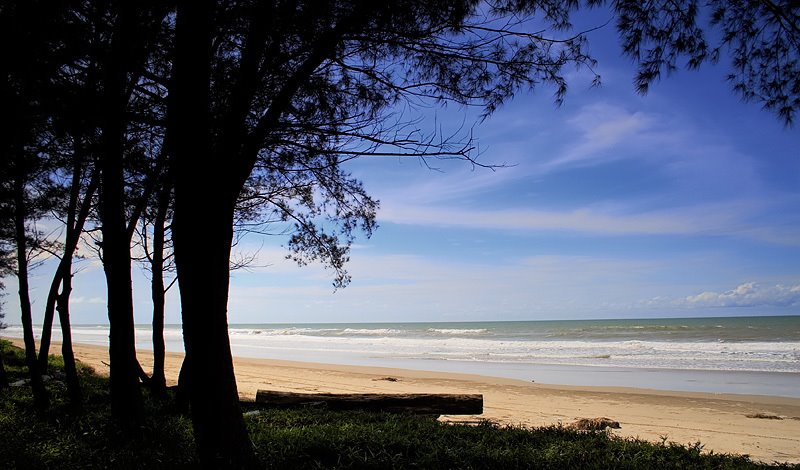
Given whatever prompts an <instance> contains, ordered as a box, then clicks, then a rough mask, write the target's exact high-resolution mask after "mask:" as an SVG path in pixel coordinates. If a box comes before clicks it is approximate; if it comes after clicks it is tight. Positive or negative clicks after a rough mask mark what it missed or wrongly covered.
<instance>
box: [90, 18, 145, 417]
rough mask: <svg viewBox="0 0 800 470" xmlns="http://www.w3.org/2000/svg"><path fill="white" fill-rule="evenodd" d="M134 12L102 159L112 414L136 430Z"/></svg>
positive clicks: (118, 60) (122, 26)
mask: <svg viewBox="0 0 800 470" xmlns="http://www.w3.org/2000/svg"><path fill="white" fill-rule="evenodd" d="M134 8H135V6H134V5H133V4H132V3H131V2H121V3H120V4H119V15H118V17H117V21H116V24H115V27H114V33H113V39H112V45H111V52H110V55H109V57H108V60H107V61H106V63H105V64H104V65H105V66H104V93H105V96H104V104H103V106H104V122H103V138H102V144H103V155H102V156H101V158H100V168H101V172H102V173H101V175H102V183H101V204H100V209H101V210H100V218H101V222H102V226H103V227H102V233H103V268H104V270H105V273H106V284H107V286H108V320H109V324H110V328H109V330H110V331H109V359H110V362H111V368H110V369H111V370H110V381H111V411H112V414H113V415H114V416H115V417H116V418H117V419H118V420H119V421H120V423H121V424H122V425H123V426H126V427H135V426H136V425H137V424H138V423H139V422H140V421H141V419H142V398H141V392H140V390H139V376H138V362H137V360H136V339H135V331H134V323H133V292H132V279H131V257H130V242H129V237H128V235H127V225H126V220H125V219H126V217H125V205H124V204H125V203H124V188H125V180H124V175H123V165H122V161H123V152H124V133H125V122H126V121H125V110H126V108H127V99H126V96H127V95H126V93H125V84H126V83H127V67H126V60H127V59H128V57H127V56H128V55H129V53H130V51H129V49H130V44H131V42H132V35H133V28H135V22H136V21H135V11H134Z"/></svg>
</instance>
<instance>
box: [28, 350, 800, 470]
mask: <svg viewBox="0 0 800 470" xmlns="http://www.w3.org/2000/svg"><path fill="white" fill-rule="evenodd" d="M14 342H15V343H16V344H17V345H20V343H21V342H20V341H19V340H15V341H14ZM74 349H75V356H76V358H77V359H78V360H79V361H81V362H83V363H84V364H87V365H89V366H91V367H93V368H94V369H95V370H96V371H97V372H98V373H101V374H107V373H108V365H107V364H108V350H107V348H106V347H104V346H98V345H86V344H76V345H75V348H74ZM53 351H54V352H55V351H58V347H57V346H56V347H54V348H53ZM138 356H139V360H140V362H141V363H142V366H143V367H144V368H145V369H146V370H149V369H150V368H151V367H152V352H151V351H148V350H140V351H139V352H138ZM182 357H183V355H182V354H180V353H175V352H169V353H167V359H166V375H167V380H168V381H169V382H170V383H175V382H176V380H177V377H178V372H179V369H180V365H181V361H182ZM234 365H235V371H236V380H237V385H238V389H239V394H240V396H241V398H242V399H248V400H252V399H254V397H255V394H256V391H257V390H259V389H264V390H279V391H292V392H331V393H345V392H347V393H359V392H361V393H455V394H471V393H480V394H483V397H484V413H483V414H482V415H480V416H457V417H456V416H454V417H449V416H444V417H442V418H440V419H442V420H445V421H469V422H475V421H478V420H481V419H486V420H490V421H492V422H496V423H500V424H511V425H522V426H548V425H557V424H564V425H569V424H570V423H572V422H574V421H575V420H576V419H579V418H595V417H607V418H610V419H612V420H614V421H618V422H619V423H620V426H621V427H620V429H614V430H612V431H611V432H613V433H614V434H615V435H618V436H622V437H638V438H641V439H646V440H648V441H653V442H661V441H662V440H666V441H668V442H675V443H678V444H694V443H696V442H698V441H699V442H701V443H702V444H703V449H704V451H713V452H715V453H739V454H747V455H749V456H750V457H751V458H753V459H755V460H760V461H764V462H773V461H778V462H791V463H800V398H792V397H776V396H762V395H740V394H722V393H702V392H672V391H669V392H667V391H658V390H648V389H639V388H627V387H597V386H567V385H555V384H543V383H532V382H529V381H524V380H517V379H508V378H497V377H488V376H481V375H470V374H463V373H448V372H428V371H420V370H408V369H398V368H387V367H368V366H352V365H333V364H321V363H311V362H295V361H287V360H275V359H256V358H242V357H237V358H235V359H234ZM748 416H760V417H748ZM766 417H771V418H766Z"/></svg>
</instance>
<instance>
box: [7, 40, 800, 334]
mask: <svg viewBox="0 0 800 470" xmlns="http://www.w3.org/2000/svg"><path fill="white" fill-rule="evenodd" d="M589 40H590V50H591V52H592V53H593V54H594V56H595V57H596V58H597V59H598V60H599V64H598V66H597V68H596V71H597V72H598V73H599V74H600V75H601V77H602V86H600V87H595V88H592V87H591V86H590V81H591V77H590V76H589V75H588V74H587V73H586V72H581V71H576V72H574V73H571V75H570V81H569V84H570V90H569V92H568V95H567V97H566V101H565V102H564V104H563V105H562V106H561V107H557V106H555V105H554V104H553V97H552V92H553V90H548V89H539V90H537V91H536V92H535V93H533V94H528V93H522V92H521V93H519V94H518V95H517V96H516V97H515V98H514V100H513V101H510V102H508V103H507V104H506V105H505V106H503V107H502V108H501V109H499V110H498V111H497V112H495V113H494V114H493V115H492V116H491V117H490V118H489V119H487V120H485V121H483V122H481V123H476V124H475V127H474V129H473V131H472V132H473V136H474V138H475V139H476V143H477V145H478V146H479V149H480V161H481V162H483V163H487V164H497V165H506V166H505V167H503V168H497V169H495V170H494V171H492V170H489V169H484V168H473V167H472V166H470V165H468V164H467V163H465V162H461V161H438V162H433V165H434V166H437V169H436V170H432V169H429V168H426V167H425V166H424V165H422V164H421V163H420V162H419V161H418V160H416V159H399V158H389V157H380V158H366V159H362V160H358V161H354V162H350V163H348V164H347V167H346V168H347V169H348V170H349V171H351V172H352V173H353V175H354V176H356V177H358V178H359V179H360V180H361V181H363V183H364V186H365V188H366V189H367V191H368V192H369V193H370V194H371V195H372V196H373V197H374V198H376V199H378V200H380V203H381V207H380V210H379V212H378V223H379V225H380V227H379V228H378V230H377V231H376V232H375V234H374V235H373V236H372V237H371V238H369V239H367V238H365V237H360V238H359V239H358V240H357V241H356V244H355V245H354V246H353V248H352V251H351V256H350V258H351V261H350V263H349V265H348V271H349V272H350V274H351V275H352V279H353V280H352V282H351V284H350V285H349V286H348V287H346V288H344V289H340V290H338V291H334V289H333V286H332V281H333V273H332V272H330V271H326V270H325V269H324V268H322V267H321V266H314V265H311V266H306V267H297V266H296V265H294V264H293V263H291V262H289V261H286V260H285V259H284V257H285V254H286V250H285V248H284V247H283V245H284V244H285V243H286V239H285V238H282V237H277V236H274V237H261V238H256V237H250V238H246V239H245V240H243V242H242V243H241V244H240V245H239V246H237V247H236V250H237V251H238V252H242V253H249V254H256V258H257V261H256V262H255V263H254V266H253V267H251V268H250V269H248V270H239V271H235V272H234V273H232V277H231V291H230V303H229V322H230V323H295V322H326V323H328V322H399V321H486V320H544V319H588V318H654V317H692V316H728V315H731V316H733V315H737V316H738V315H786V314H794V315H798V314H800V150H798V149H800V145H799V144H800V125H797V124H796V125H795V126H794V127H793V128H787V127H785V126H784V124H783V123H782V122H781V121H780V120H779V119H778V118H777V117H776V116H775V115H774V114H772V113H769V112H766V111H763V110H762V109H761V108H760V105H759V104H758V103H744V102H742V101H741V100H740V99H739V97H738V96H735V95H734V94H733V93H732V92H731V90H730V88H729V86H728V84H727V83H726V82H725V80H724V76H725V72H726V66H727V63H726V62H725V60H724V59H723V60H722V61H721V64H720V65H719V66H705V67H703V68H702V69H701V70H700V71H691V72H689V71H684V70H681V71H678V72H677V73H675V74H673V75H672V76H670V77H666V78H664V79H662V80H661V81H660V82H658V83H656V84H654V85H653V86H652V87H651V89H650V92H649V93H648V94H647V95H646V96H640V95H637V94H636V93H635V90H634V86H633V76H634V68H633V65H632V64H631V63H630V61H629V60H628V59H626V58H623V57H621V54H620V48H619V46H618V44H617V41H616V37H615V33H614V31H613V29H612V28H611V27H606V28H604V29H601V30H600V31H597V32H594V33H592V34H591V35H590V38H589ZM426 113H429V114H428V115H427V120H426V121H423V124H425V123H431V125H432V123H433V119H434V118H435V122H436V123H438V125H440V126H442V128H443V130H444V131H445V134H447V131H448V130H452V131H457V130H458V129H459V128H462V127H463V126H464V125H466V126H467V128H469V127H470V126H471V125H472V123H474V122H476V121H477V113H476V112H475V111H471V110H464V109H461V108H458V107H455V106H449V107H447V108H446V109H430V110H428V111H426ZM76 268H77V270H78V273H77V274H76V276H75V279H74V284H75V286H74V292H73V297H72V310H73V313H72V315H73V322H74V323H76V324H94V323H105V322H107V316H106V310H105V308H106V305H105V304H106V297H105V292H104V285H105V281H104V278H103V272H102V267H101V266H100V265H99V263H98V262H97V261H96V260H91V259H87V260H84V261H82V262H80V263H79V264H78V265H77V266H76ZM52 269H53V266H52V263H45V264H44V265H43V266H41V267H40V268H39V269H38V270H37V271H35V272H34V273H32V297H33V299H34V318H35V323H40V318H41V315H42V314H41V310H42V309H43V308H44V297H45V295H46V292H47V286H48V283H49V278H50V276H51V275H52ZM134 277H135V281H134V287H135V308H136V322H137V323H148V322H149V321H150V319H149V315H150V309H151V303H150V301H149V298H148V295H149V286H148V284H147V278H146V275H145V274H143V273H142V272H140V271H139V270H137V271H136V273H135V276H134ZM8 281H11V282H8ZM7 284H8V286H7V287H8V289H7V292H9V294H15V291H16V285H15V284H14V282H13V281H12V280H10V279H9V280H7ZM17 305H18V302H17V300H16V298H15V296H14V295H8V296H7V297H6V299H5V309H6V312H8V317H7V319H6V321H7V322H10V323H18V319H16V318H15V316H14V312H17V311H18V310H17V308H18V307H17ZM167 322H168V323H179V322H180V310H179V305H178V302H177V286H176V287H175V288H174V289H173V290H172V291H170V295H169V297H168V304H167Z"/></svg>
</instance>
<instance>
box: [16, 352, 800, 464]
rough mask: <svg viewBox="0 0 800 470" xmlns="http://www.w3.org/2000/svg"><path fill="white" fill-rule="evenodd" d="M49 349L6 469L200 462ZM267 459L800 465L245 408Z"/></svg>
mask: <svg viewBox="0 0 800 470" xmlns="http://www.w3.org/2000/svg"><path fill="white" fill-rule="evenodd" d="M2 346H3V348H4V351H3V355H4V359H5V361H6V368H7V370H8V372H9V375H10V378H11V381H12V382H13V381H16V380H20V379H23V378H24V376H25V369H24V364H23V357H22V353H21V351H19V350H18V349H16V348H12V347H10V345H9V344H8V343H6V344H4V345H2ZM58 362H59V361H58V360H57V359H56V358H53V366H52V370H53V371H54V372H53V376H54V380H51V381H49V382H48V389H49V390H50V392H51V397H52V406H51V407H50V409H49V410H48V411H46V412H36V411H34V409H33V400H32V397H31V396H30V391H29V389H28V387H12V388H10V389H6V390H4V391H2V392H0V468H4V469H5V468H8V469H27V468H31V469H33V468H36V469H38V468H59V469H67V468H114V469H127V468H170V469H173V468H196V467H197V466H198V462H197V460H196V456H195V449H194V441H193V438H192V431H191V422H190V420H189V418H188V417H186V416H183V415H181V414H179V413H177V412H175V410H174V408H173V406H172V404H171V403H170V402H169V401H168V400H167V401H158V400H153V399H151V398H150V397H149V394H148V393H145V394H144V395H145V398H146V403H145V405H146V406H145V409H146V419H145V424H144V425H143V426H142V427H141V428H140V429H138V430H137V431H136V432H134V433H130V432H128V433H123V432H122V431H120V430H119V428H118V427H117V426H115V425H114V422H113V420H112V418H111V415H110V411H109V402H108V391H107V390H108V382H107V379H106V378H103V377H99V376H97V375H96V374H94V372H93V371H92V370H91V369H88V368H86V367H81V368H80V374H81V379H82V386H83V387H84V393H85V397H86V398H85V404H84V406H83V407H82V409H80V410H75V409H73V408H71V407H70V405H69V403H68V402H67V395H66V389H65V387H64V386H63V385H62V384H61V382H60V381H59V380H58V377H59V376H60V374H61V372H60V371H59V364H58ZM246 421H247V425H248V427H249V431H250V436H251V438H252V440H253V443H254V445H255V448H256V452H257V454H258V456H259V458H260V460H261V462H262V463H263V466H264V468H276V469H278V468H279V469H287V468H304V469H305V468H375V469H388V468H420V469H428V468H430V469H437V468H459V469H484V468H485V469H497V468H499V469H504V470H505V469H515V468H553V469H561V468H564V469H571V468H603V469H605V468H620V469H623V468H629V469H639V468H643V469H644V468H658V469H660V470H661V469H670V468H707V469H752V468H800V466H792V465H788V464H782V465H781V464H774V465H765V464H760V463H756V462H753V461H751V460H750V459H749V458H747V457H745V456H738V455H721V454H713V453H706V452H702V446H701V445H700V444H699V443H698V444H696V445H693V446H680V445H676V444H672V443H660V444H653V443H649V442H645V441H641V440H634V439H622V438H618V437H615V436H613V435H609V434H606V433H602V432H599V433H597V432H589V433H587V432H578V431H574V430H569V429H566V428H563V427H555V426H554V427H547V428H540V429H535V430H528V429H522V428H516V427H501V426H496V425H491V424H482V425H478V426H466V425H448V424H442V423H439V422H437V421H434V420H430V419H420V418H418V417H413V416H407V415H400V414H376V413H356V412H331V411H325V410H316V409H298V410H291V411H278V410H263V411H260V412H259V413H257V414H249V415H248V416H247V417H246Z"/></svg>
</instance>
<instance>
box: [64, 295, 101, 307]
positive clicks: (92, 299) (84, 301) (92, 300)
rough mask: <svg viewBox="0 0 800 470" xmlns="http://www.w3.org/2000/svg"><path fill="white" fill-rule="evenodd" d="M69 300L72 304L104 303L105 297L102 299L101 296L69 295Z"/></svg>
mask: <svg viewBox="0 0 800 470" xmlns="http://www.w3.org/2000/svg"><path fill="white" fill-rule="evenodd" d="M69 302H70V303H71V304H74V305H80V304H105V303H106V299H104V298H103V297H84V296H78V297H70V299H69Z"/></svg>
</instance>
